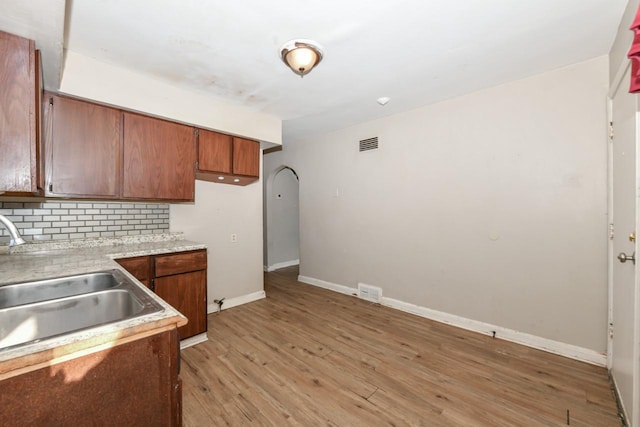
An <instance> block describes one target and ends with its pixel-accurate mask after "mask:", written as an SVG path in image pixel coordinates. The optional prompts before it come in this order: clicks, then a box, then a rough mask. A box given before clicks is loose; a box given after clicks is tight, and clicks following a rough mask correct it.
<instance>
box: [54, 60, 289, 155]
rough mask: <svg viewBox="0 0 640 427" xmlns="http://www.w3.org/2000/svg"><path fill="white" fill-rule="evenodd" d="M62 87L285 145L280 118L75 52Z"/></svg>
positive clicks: (73, 93) (86, 95)
mask: <svg viewBox="0 0 640 427" xmlns="http://www.w3.org/2000/svg"><path fill="white" fill-rule="evenodd" d="M65 54H66V55H65V63H64V73H63V75H62V82H61V84H60V91H61V92H64V93H68V94H71V95H75V96H79V97H83V98H87V99H92V100H96V101H99V102H103V103H107V104H113V105H116V106H120V107H124V108H127V109H131V110H136V111H140V112H144V113H148V114H152V115H156V116H160V117H166V118H168V119H171V120H176V121H182V122H185V123H189V124H193V125H197V126H201V127H205V128H209V129H213V130H219V131H221V132H225V133H229V134H234V135H239V136H245V137H248V138H253V139H258V140H260V141H267V142H272V143H275V144H281V143H282V122H281V121H280V119H279V118H277V117H276V116H273V115H270V114H265V113H262V112H259V111H252V110H249V109H247V108H243V107H241V106H236V105H231V104H228V103H224V102H221V101H219V100H217V99H215V98H212V97H209V96H206V94H203V93H200V92H193V91H188V90H185V89H181V88H177V87H175V86H171V85H170V84H167V83H164V82H162V81H159V80H154V79H151V78H149V77H147V76H145V75H142V74H138V73H133V72H131V71H128V70H126V69H124V68H120V67H117V66H114V65H111V64H107V63H105V62H100V61H96V60H95V59H92V58H89V57H87V56H84V55H80V54H78V53H75V52H73V51H65Z"/></svg>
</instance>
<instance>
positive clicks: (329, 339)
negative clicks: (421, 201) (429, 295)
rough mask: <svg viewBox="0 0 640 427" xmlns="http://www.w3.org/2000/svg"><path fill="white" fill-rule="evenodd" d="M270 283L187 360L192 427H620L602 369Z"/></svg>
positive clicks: (292, 283)
mask: <svg viewBox="0 0 640 427" xmlns="http://www.w3.org/2000/svg"><path fill="white" fill-rule="evenodd" d="M297 274H298V271H297V267H292V268H287V269H283V270H279V271H277V272H273V273H268V274H265V291H266V293H267V298H266V299H264V300H260V301H257V302H253V303H250V304H246V305H243V306H240V307H235V308H233V309H230V310H226V311H223V312H222V313H219V314H211V315H209V332H208V335H209V341H207V342H206V343H203V344H199V345H196V346H194V347H191V348H188V349H186V350H184V351H183V352H182V371H181V376H182V380H183V414H184V415H183V417H184V424H185V425H186V426H227V425H228V426H243V425H256V426H262V425H265V426H286V425H292V426H407V425H411V426H563V425H564V426H566V425H567V411H568V413H569V422H570V425H572V426H619V425H620V422H619V419H618V416H617V409H616V404H615V401H614V398H613V395H612V392H611V388H610V384H609V380H608V378H607V372H606V370H605V369H604V368H599V367H596V366H591V365H588V364H585V363H580V362H576V361H573V360H570V359H566V358H563V357H560V356H555V355H552V354H549V353H545V352H542V351H538V350H533V349H530V348H527V347H523V346H520V345H517V344H513V343H509V342H506V341H502V340H500V339H493V338H491V337H487V336H484V335H480V334H476V333H472V332H468V331H464V330H462V329H458V328H454V327H451V326H447V325H443V324H440V323H437V322H433V321H430V320H427V319H423V318H420V317H417V316H413V315H410V314H406V313H402V312H400V311H397V310H393V309H390V308H387V307H382V306H379V305H376V304H372V303H369V302H365V301H363V300H359V299H357V298H355V297H349V296H346V295H341V294H337V293H334V292H331V291H327V290H323V289H319V288H316V287H313V286H309V285H305V284H302V283H299V282H297V281H296V278H297Z"/></svg>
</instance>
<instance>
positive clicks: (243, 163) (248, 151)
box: [233, 138, 260, 177]
mask: <svg viewBox="0 0 640 427" xmlns="http://www.w3.org/2000/svg"><path fill="white" fill-rule="evenodd" d="M233 174H234V175H247V176H255V177H259V176H260V144H259V143H258V142H257V141H251V140H250V139H243V138H233Z"/></svg>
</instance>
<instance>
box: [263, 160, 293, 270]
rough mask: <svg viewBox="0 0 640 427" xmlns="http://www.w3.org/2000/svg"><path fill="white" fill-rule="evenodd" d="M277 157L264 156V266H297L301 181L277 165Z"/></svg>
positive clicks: (289, 170)
mask: <svg viewBox="0 0 640 427" xmlns="http://www.w3.org/2000/svg"><path fill="white" fill-rule="evenodd" d="M276 159H278V157H277V156H273V155H272V154H268V155H265V156H264V174H265V184H267V185H265V186H264V187H265V193H264V212H265V217H266V219H265V224H266V229H265V230H266V233H265V237H266V241H265V243H266V245H265V253H264V258H265V260H264V262H265V264H264V265H265V266H266V267H267V268H268V269H269V270H272V269H277V268H279V267H284V266H289V265H295V264H297V263H298V260H299V250H298V247H299V205H298V200H299V194H298V179H297V177H296V176H295V175H294V173H293V172H292V171H291V169H289V168H284V169H282V165H280V164H274V163H273V160H276Z"/></svg>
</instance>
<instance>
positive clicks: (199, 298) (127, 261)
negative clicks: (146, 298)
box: [116, 249, 207, 339]
mask: <svg viewBox="0 0 640 427" xmlns="http://www.w3.org/2000/svg"><path fill="white" fill-rule="evenodd" d="M116 262H118V263H119V264H120V265H121V266H122V267H123V268H124V269H125V270H127V271H128V272H129V273H131V274H132V275H133V276H134V277H135V278H136V279H138V280H140V281H141V282H142V283H143V284H145V286H147V287H150V288H151V290H153V291H154V292H155V293H156V294H157V295H158V296H159V297H160V298H162V299H163V300H165V301H166V302H167V303H169V305H171V306H172V307H173V308H175V309H176V310H178V311H179V312H180V313H182V315H183V316H185V317H186V318H187V319H189V323H187V324H186V325H184V326H182V327H180V328H178V334H179V335H180V339H185V338H189V337H192V336H194V335H198V334H202V333H204V332H206V331H207V251H206V250H204V249H202V250H197V251H187V252H176V253H170V254H162V255H150V256H141V257H135V258H122V259H117V260H116Z"/></svg>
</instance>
